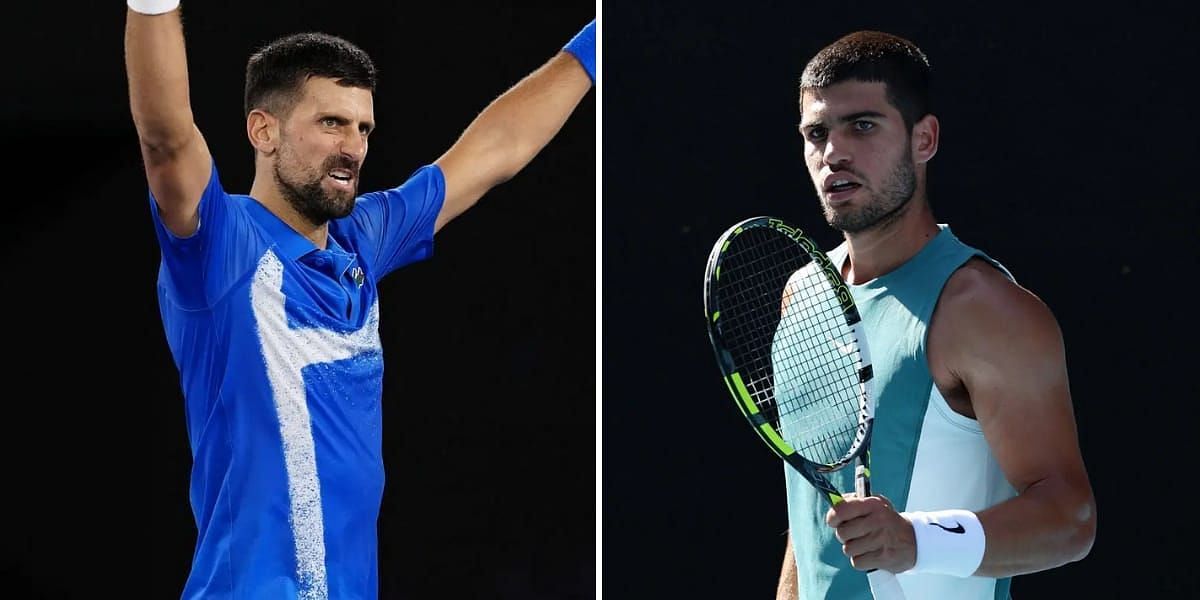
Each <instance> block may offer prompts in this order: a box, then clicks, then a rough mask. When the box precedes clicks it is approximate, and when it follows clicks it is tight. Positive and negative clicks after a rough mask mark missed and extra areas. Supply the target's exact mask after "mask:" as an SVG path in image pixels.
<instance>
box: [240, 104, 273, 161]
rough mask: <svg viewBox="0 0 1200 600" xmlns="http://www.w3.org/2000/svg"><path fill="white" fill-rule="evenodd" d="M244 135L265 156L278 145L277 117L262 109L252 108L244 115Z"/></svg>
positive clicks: (271, 152)
mask: <svg viewBox="0 0 1200 600" xmlns="http://www.w3.org/2000/svg"><path fill="white" fill-rule="evenodd" d="M246 137H248V138H250V145H251V146H254V149H255V150H256V151H258V152H261V153H263V154H265V155H267V156H270V155H271V154H274V153H275V150H276V149H277V148H278V147H279V119H278V118H276V117H275V116H274V115H272V114H271V113H268V112H266V111H264V110H262V109H258V108H256V109H254V110H252V111H250V114H249V115H246Z"/></svg>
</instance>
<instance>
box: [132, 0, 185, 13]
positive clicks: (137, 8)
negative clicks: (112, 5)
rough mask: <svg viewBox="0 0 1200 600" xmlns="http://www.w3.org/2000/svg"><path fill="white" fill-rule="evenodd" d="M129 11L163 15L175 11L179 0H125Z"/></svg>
mask: <svg viewBox="0 0 1200 600" xmlns="http://www.w3.org/2000/svg"><path fill="white" fill-rule="evenodd" d="M125 3H126V4H128V5H129V9H130V10H132V11H133V12H135V13H141V14H143V15H161V14H163V13H169V12H171V11H173V10H175V7H177V6H179V0H125Z"/></svg>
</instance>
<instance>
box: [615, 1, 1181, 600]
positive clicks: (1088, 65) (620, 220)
mask: <svg viewBox="0 0 1200 600" xmlns="http://www.w3.org/2000/svg"><path fill="white" fill-rule="evenodd" d="M969 4H970V6H966V7H960V6H959V3H951V2H936V3H926V4H921V5H914V4H912V3H905V2H896V3H862V2H839V3H802V2H750V3H728V2H719V3H718V2H703V3H696V2H686V3H685V2H670V3H654V4H653V5H651V4H650V3H643V2H633V1H621V2H618V1H615V0H614V1H605V2H603V19H604V24H605V29H604V75H605V76H604V92H603V98H602V100H603V116H604V119H603V138H602V173H603V185H604V188H603V208H602V216H603V222H602V245H603V257H602V280H601V284H602V299H603V311H602V314H603V323H604V326H603V330H602V346H601V357H602V365H603V374H602V384H603V387H602V392H603V429H602V432H603V435H602V456H603V466H602V469H603V490H602V494H601V499H602V502H603V509H602V519H603V540H602V552H603V556H602V559H603V563H602V566H603V574H604V578H603V579H604V586H605V587H604V592H605V596H606V597H611V598H774V589H775V585H776V582H777V581H778V577H779V570H780V564H781V559H782V556H783V551H784V536H783V533H784V531H785V530H786V527H787V522H786V515H785V500H784V493H783V476H782V466H781V465H780V463H779V461H778V460H777V459H775V458H774V455H773V454H771V452H770V451H769V450H768V449H767V448H766V447H765V446H763V445H762V443H761V442H760V441H759V440H758V438H757V436H755V435H754V434H753V433H752V432H751V430H750V427H749V425H748V424H747V423H746V422H745V420H744V419H743V418H742V416H741V415H740V413H739V412H738V410H737V409H736V408H735V407H734V404H733V402H732V401H731V399H729V397H728V393H727V392H726V390H725V386H724V385H723V383H722V382H721V379H720V375H719V373H718V371H717V368H716V363H715V361H714V358H713V356H712V351H711V349H710V346H709V344H708V339H707V334H706V331H705V323H704V320H703V319H704V317H703V315H702V312H703V311H702V307H703V303H702V295H701V287H702V286H701V284H702V279H703V272H704V265H705V261H706V259H707V256H708V252H709V249H710V247H711V244H712V243H713V241H714V240H716V238H717V237H718V236H719V235H720V234H721V233H722V232H723V231H724V230H725V229H726V228H727V227H728V226H729V225H732V224H733V223H734V222H736V221H738V220H740V219H742V218H745V217H751V216H756V215H761V214H771V215H776V216H780V217H784V218H787V219H789V220H792V221H794V222H795V223H796V224H798V225H799V226H801V227H802V228H804V229H806V230H808V231H809V232H810V233H811V234H812V235H814V236H815V237H816V238H817V239H818V240H819V241H823V243H824V244H825V245H826V247H832V246H833V245H834V244H836V242H837V241H838V235H837V234H836V232H834V231H833V230H831V229H830V228H829V227H828V226H826V225H825V223H824V221H823V220H822V217H821V213H820V210H819V208H818V204H817V200H816V197H815V195H814V192H813V187H812V184H811V182H810V180H809V178H808V175H807V172H806V170H805V167H804V162H803V158H802V148H803V143H802V140H801V138H800V136H799V134H798V133H797V131H796V124H797V123H798V122H799V114H798V109H797V85H798V80H799V75H800V73H801V71H802V70H803V67H804V64H805V63H806V62H807V60H808V59H809V58H810V57H811V56H812V55H813V54H814V53H815V52H817V51H818V50H819V49H820V48H822V47H823V46H825V45H826V44H828V43H830V42H832V41H834V40H835V39H837V38H838V37H840V36H842V35H843V34H846V33H849V32H850V31H854V30H858V29H879V30H884V31H889V32H891V33H896V34H899V35H902V36H905V37H908V38H910V39H912V40H913V41H915V42H916V43H917V44H918V45H919V46H921V47H922V48H923V49H924V50H925V52H926V53H927V55H928V56H929V57H930V60H931V62H932V64H933V67H934V72H935V98H936V100H935V113H936V114H937V115H938V116H939V118H940V120H941V144H940V150H939V153H938V155H937V156H936V158H934V159H933V161H932V162H931V163H930V168H929V177H930V182H931V183H930V190H931V200H932V203H933V207H934V212H935V215H936V216H937V218H938V220H939V222H943V223H949V224H950V225H951V226H952V227H953V228H954V231H955V233H956V234H957V235H958V236H959V237H960V238H961V239H962V240H964V241H965V242H967V243H969V244H972V245H975V246H977V247H979V248H981V249H983V250H984V251H986V252H988V253H989V254H991V255H992V256H993V257H995V258H997V259H998V260H1000V261H1001V262H1003V263H1004V264H1005V265H1006V266H1007V267H1008V268H1009V269H1010V270H1011V271H1012V272H1013V273H1014V274H1015V276H1016V277H1017V280H1018V282H1020V283H1022V284H1023V285H1025V286H1026V287H1028V288H1029V289H1031V290H1032V291H1033V292H1034V293H1036V294H1037V295H1038V296H1039V297H1041V298H1042V300H1043V301H1044V302H1045V303H1046V304H1047V305H1048V306H1049V307H1050V309H1051V310H1052V311H1053V312H1054V314H1055V315H1056V317H1057V318H1058V320H1059V323H1060V325H1061V328H1062V331H1063V336H1064V340H1065V344H1066V351H1067V361H1068V368H1069V372H1070V376H1071V387H1072V397H1073V402H1074V406H1075V412H1076V415H1077V421H1078V426H1079V430H1080V443H1081V445H1082V449H1083V453H1084V459H1085V461H1086V464H1087V467H1088V469H1089V474H1090V476H1091V479H1092V484H1093V486H1094V489H1095V494H1096V498H1097V502H1098V510H1099V512H1098V514H1099V522H1098V525H1099V527H1098V535H1097V538H1096V543H1095V545H1094V547H1093V549H1092V552H1091V554H1090V555H1089V556H1088V557H1087V558H1086V559H1084V560H1083V561H1081V562H1077V563H1073V564H1070V565H1068V566H1065V567H1062V568H1059V569H1054V570H1051V571H1046V572H1042V573H1038V574H1033V575H1028V576H1022V577H1018V578H1017V579H1016V580H1015V581H1014V584H1013V593H1014V597H1015V598H1018V599H1020V600H1030V599H1034V598H1084V597H1087V598H1150V597H1175V598H1179V597H1197V592H1198V591H1200V584H1198V581H1200V575H1198V574H1197V573H1196V570H1195V565H1194V562H1195V561H1194V558H1193V557H1194V551H1193V550H1194V542H1193V540H1195V539H1196V534H1197V533H1198V532H1200V531H1198V528H1197V519H1196V517H1195V511H1194V502H1192V499H1194V495H1192V494H1189V493H1188V492H1187V491H1186V490H1189V489H1192V487H1191V486H1193V485H1194V482H1193V481H1192V480H1193V479H1194V469H1193V468H1192V466H1191V465H1192V464H1193V463H1194V456H1195V454H1196V449H1197V445H1196V441H1195V439H1196V438H1195V436H1194V432H1195V427H1194V424H1193V422H1194V419H1193V418H1192V417H1191V416H1190V415H1191V413H1192V403H1194V402H1195V401H1196V400H1197V397H1198V394H1197V392H1198V391H1200V390H1198V389H1197V385H1196V383H1195V381H1196V379H1195V367H1194V365H1195V362H1196V361H1195V354H1196V349H1195V345H1194V341H1195V335H1196V326H1195V311H1194V308H1193V306H1194V300H1195V293H1194V292H1192V291H1189V290H1192V289H1194V288H1193V287H1192V286H1194V285H1195V283H1194V281H1192V280H1193V279H1194V278H1195V272H1196V266H1197V257H1198V254H1200V243H1198V242H1197V240H1196V237H1197V234H1198V233H1200V227H1198V226H1197V222H1198V221H1197V217H1198V216H1200V215H1198V214H1197V213H1198V211H1197V198H1196V192H1195V189H1196V177H1195V173H1196V165H1197V163H1198V159H1200V149H1198V142H1197V129H1198V127H1197V126H1198V125H1200V119H1198V118H1197V114H1198V111H1197V110H1196V105H1195V97H1196V96H1195V92H1194V88H1193V87H1192V81H1193V80H1194V78H1195V75H1196V73H1197V70H1196V69H1197V66H1196V65H1197V64H1198V63H1200V60H1198V59H1200V55H1198V52H1197V49H1196V48H1197V44H1196V41H1195V40H1196V37H1195V35H1196V34H1195V31H1196V30H1197V27H1196V26H1197V24H1198V22H1197V18H1196V15H1195V14H1194V13H1192V12H1190V11H1182V10H1178V9H1175V10H1163V9H1161V8H1157V9H1154V10H1153V11H1151V10H1144V11H1139V10H1138V9H1135V8H1133V6H1134V5H1132V4H1130V5H1121V6H1119V7H1113V8H1109V9H1097V8H1096V6H1094V5H1091V4H1089V5H1087V9H1086V10H1078V11H1077V10H1069V9H1065V8H1061V7H1058V6H1057V3H1049V2H1046V3H1041V4H1039V5H1036V6H1026V7H1022V8H1017V7H1015V6H1013V5H1011V4H1009V3H1003V4H996V5H993V6H992V7H988V6H976V5H974V4H973V3H969ZM999 6H1003V7H1004V8H1003V10H1000V9H998V8H997V7H999ZM1079 6H1080V7H1082V6H1084V5H1082V4H1081V5H1079Z"/></svg>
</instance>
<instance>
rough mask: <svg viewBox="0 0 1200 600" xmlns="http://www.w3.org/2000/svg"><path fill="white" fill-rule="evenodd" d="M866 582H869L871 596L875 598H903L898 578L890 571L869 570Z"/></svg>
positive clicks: (894, 599) (889, 599) (897, 599)
mask: <svg viewBox="0 0 1200 600" xmlns="http://www.w3.org/2000/svg"><path fill="white" fill-rule="evenodd" d="M867 582H868V583H870V584H871V597H872V598H874V599H875V600H904V590H903V589H902V588H901V587H900V580H899V579H896V574H895V573H892V572H891V571H883V570H879V569H876V570H874V571H870V572H868V573H867Z"/></svg>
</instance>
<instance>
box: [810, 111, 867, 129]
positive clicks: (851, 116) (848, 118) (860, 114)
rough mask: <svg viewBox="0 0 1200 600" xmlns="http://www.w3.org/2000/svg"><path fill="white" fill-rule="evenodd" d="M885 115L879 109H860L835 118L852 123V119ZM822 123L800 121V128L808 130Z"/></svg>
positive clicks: (822, 123)
mask: <svg viewBox="0 0 1200 600" xmlns="http://www.w3.org/2000/svg"><path fill="white" fill-rule="evenodd" d="M885 116H886V115H884V114H883V113H881V112H879V111H875V110H860V111H858V112H856V113H850V114H848V115H842V116H840V117H838V118H837V119H836V120H837V122H839V123H853V122H854V121H857V120H859V119H862V118H875V119H882V118H884V117H885ZM824 125H825V123H824V122H823V121H813V122H811V123H801V124H800V129H804V130H809V129H812V128H813V127H817V126H824Z"/></svg>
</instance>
